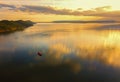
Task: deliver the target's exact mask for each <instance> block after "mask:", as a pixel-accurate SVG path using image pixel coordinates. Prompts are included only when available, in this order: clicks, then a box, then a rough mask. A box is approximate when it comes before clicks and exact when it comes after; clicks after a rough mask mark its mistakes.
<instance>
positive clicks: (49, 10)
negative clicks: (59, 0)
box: [0, 4, 120, 17]
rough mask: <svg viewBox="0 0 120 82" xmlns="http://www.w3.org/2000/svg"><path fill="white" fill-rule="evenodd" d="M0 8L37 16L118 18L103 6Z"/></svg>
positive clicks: (116, 14) (114, 12)
mask: <svg viewBox="0 0 120 82" xmlns="http://www.w3.org/2000/svg"><path fill="white" fill-rule="evenodd" d="M0 8H9V10H13V11H16V12H17V11H21V12H27V13H37V14H41V13H42V14H55V15H74V16H101V17H120V11H108V10H109V9H110V8H111V7H110V6H104V7H98V8H94V9H91V10H82V9H81V8H79V9H77V10H71V9H58V8H55V7H51V6H30V5H22V6H20V7H16V6H14V5H8V4H0Z"/></svg>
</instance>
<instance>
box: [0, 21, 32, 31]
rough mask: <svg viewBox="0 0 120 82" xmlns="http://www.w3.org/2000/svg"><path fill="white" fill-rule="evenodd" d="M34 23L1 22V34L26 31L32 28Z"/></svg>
mask: <svg viewBox="0 0 120 82" xmlns="http://www.w3.org/2000/svg"><path fill="white" fill-rule="evenodd" d="M33 24H34V23H33V22H32V21H22V20H18V21H8V20H2V21H0V32H11V31H17V30H24V29H25V28H26V27H29V26H32V25H33Z"/></svg>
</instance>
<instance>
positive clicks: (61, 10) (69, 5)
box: [0, 0, 120, 22]
mask: <svg viewBox="0 0 120 82" xmlns="http://www.w3.org/2000/svg"><path fill="white" fill-rule="evenodd" d="M119 3H120V0H0V20H6V19H7V20H32V21H35V22H49V21H54V20H117V21H119V20H120V6H119Z"/></svg>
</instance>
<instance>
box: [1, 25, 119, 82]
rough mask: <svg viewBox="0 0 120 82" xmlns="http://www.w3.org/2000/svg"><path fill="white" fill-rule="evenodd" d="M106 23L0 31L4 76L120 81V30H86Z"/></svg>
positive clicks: (58, 79)
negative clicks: (10, 32) (0, 32)
mask: <svg viewBox="0 0 120 82" xmlns="http://www.w3.org/2000/svg"><path fill="white" fill-rule="evenodd" d="M104 26H106V24H105V25H103V24H54V23H49V24H44V23H43V24H36V25H35V26H33V27H30V28H28V29H26V30H24V31H23V32H15V33H13V34H9V35H5V36H4V35H0V45H1V46H0V73H1V74H0V77H2V79H3V80H6V81H9V80H12V81H17V82H19V81H20V82H21V81H22V82H26V81H30V82H35V81H43V82H48V81H57V82H61V81H65V82H66V81H69V82H73V81H74V82H80V81H82V82H119V81H120V79H119V76H120V70H119V68H120V60H119V58H120V55H119V54H120V52H119V50H120V47H119V46H120V43H119V42H120V37H119V36H120V31H119V30H118V31H117V30H101V31H98V30H85V29H90V28H92V29H93V27H94V28H95V27H96V28H97V27H104ZM38 51H40V52H42V54H43V55H42V56H38V55H37V52H38ZM53 76H54V77H53ZM6 78H7V79H6ZM18 79H19V80H18Z"/></svg>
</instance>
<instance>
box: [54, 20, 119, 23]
mask: <svg viewBox="0 0 120 82" xmlns="http://www.w3.org/2000/svg"><path fill="white" fill-rule="evenodd" d="M116 22H117V21H114V20H95V21H82V20H58V21H53V23H116Z"/></svg>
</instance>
